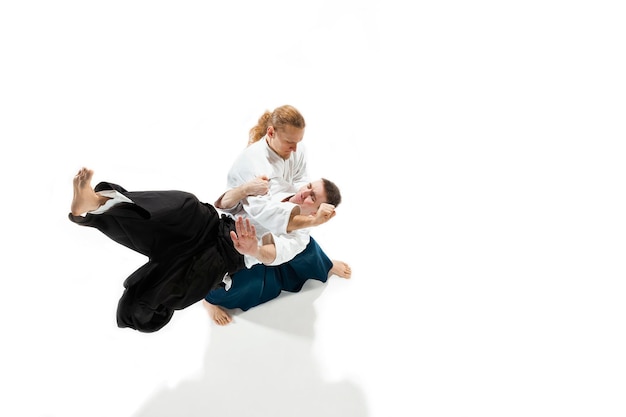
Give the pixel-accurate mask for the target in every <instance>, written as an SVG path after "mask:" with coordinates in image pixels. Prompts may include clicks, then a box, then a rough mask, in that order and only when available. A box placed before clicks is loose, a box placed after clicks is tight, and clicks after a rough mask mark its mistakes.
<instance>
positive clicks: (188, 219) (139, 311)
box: [69, 182, 244, 332]
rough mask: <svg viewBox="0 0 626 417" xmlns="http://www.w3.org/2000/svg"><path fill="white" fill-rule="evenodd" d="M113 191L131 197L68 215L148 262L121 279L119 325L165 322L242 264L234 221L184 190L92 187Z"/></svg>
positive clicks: (154, 326) (152, 327)
mask: <svg viewBox="0 0 626 417" xmlns="http://www.w3.org/2000/svg"><path fill="white" fill-rule="evenodd" d="M103 190H117V191H118V192H120V193H121V194H123V195H124V196H126V197H128V198H129V199H130V200H132V201H133V202H134V204H131V203H119V204H116V205H115V206H113V207H111V208H110V209H109V210H107V211H105V212H104V213H102V214H87V215H86V216H85V217H82V216H73V215H72V214H71V213H70V215H69V218H70V220H71V221H73V222H74V223H77V224H79V225H82V226H90V227H94V228H96V229H98V230H100V231H101V232H102V233H104V234H105V235H107V236H108V237H110V238H111V239H113V240H114V241H116V242H118V243H119V244H121V245H124V246H126V247H128V248H130V249H132V250H134V251H137V252H139V253H141V254H144V255H146V256H147V257H148V259H149V260H148V262H147V263H146V264H145V265H143V266H142V267H141V268H139V269H137V270H136V271H135V272H134V273H133V274H131V275H130V276H129V277H128V278H127V279H126V280H125V281H124V287H125V290H124V293H123V295H122V297H121V298H120V300H119V303H118V308H117V325H118V326H119V327H130V328H132V329H135V330H139V331H142V332H155V331H157V330H159V329H161V328H162V327H163V326H165V325H166V324H167V323H168V322H169V321H170V319H171V318H172V315H173V314H174V311H175V310H181V309H183V308H185V307H188V306H190V305H191V304H193V303H195V302H197V301H199V300H202V299H203V298H204V297H205V296H206V295H207V293H209V291H211V290H212V289H214V288H216V287H217V286H218V285H219V283H220V282H221V281H222V279H223V277H224V275H225V274H226V273H228V274H234V273H235V272H237V271H238V270H240V269H242V268H244V262H243V255H241V254H240V253H239V252H237V251H236V250H235V249H234V247H233V243H232V240H231V238H230V234H229V233H230V231H231V230H235V224H234V220H233V219H231V218H229V217H227V216H225V215H222V216H221V217H220V215H219V214H218V213H217V211H216V210H215V208H214V207H213V206H211V205H210V204H206V203H202V202H200V201H199V200H198V199H197V198H196V196H194V195H193V194H190V193H187V192H184V191H177V190H171V191H135V192H129V191H126V190H125V189H124V188H122V187H120V186H119V185H117V184H112V183H106V182H101V183H99V184H98V185H97V186H96V187H95V191H96V192H97V191H103Z"/></svg>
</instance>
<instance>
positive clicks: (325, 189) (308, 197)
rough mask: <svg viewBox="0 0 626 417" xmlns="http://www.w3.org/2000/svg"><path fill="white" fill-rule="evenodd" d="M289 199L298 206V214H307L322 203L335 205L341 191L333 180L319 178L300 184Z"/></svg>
mask: <svg viewBox="0 0 626 417" xmlns="http://www.w3.org/2000/svg"><path fill="white" fill-rule="evenodd" d="M289 201H290V202H292V203H295V204H297V205H299V206H300V214H302V215H305V216H308V215H311V214H315V212H316V211H317V209H319V207H320V205H321V204H322V203H328V204H332V205H333V206H335V207H337V206H338V205H339V203H341V193H340V192H339V187H337V185H335V183H334V182H332V181H330V180H327V179H326V178H320V179H319V180H315V181H312V182H310V183H308V184H307V185H304V186H302V187H301V188H300V189H299V190H298V192H297V193H296V194H295V195H294V196H293V197H291V198H290V199H289Z"/></svg>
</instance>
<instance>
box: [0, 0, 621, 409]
mask: <svg viewBox="0 0 626 417" xmlns="http://www.w3.org/2000/svg"><path fill="white" fill-rule="evenodd" d="M206 3H209V2H193V1H192V2H183V3H180V2H179V3H176V4H174V3H171V4H168V3H158V4H154V3H151V4H150V5H149V4H148V3H143V2H142V3H139V2H117V1H113V2H106V4H105V3H97V2H71V1H58V2H43V1H39V2H37V1H26V2H19V3H18V2H12V3H9V4H8V3H3V4H2V5H1V6H0V34H1V35H2V36H0V52H1V55H2V57H3V58H2V59H3V64H2V66H1V68H0V71H1V72H2V76H1V77H0V111H1V112H0V114H1V116H0V117H1V119H0V137H1V138H2V141H0V142H1V143H2V145H0V146H1V147H2V152H0V170H1V171H0V174H1V175H2V178H3V184H2V205H1V207H2V208H1V209H0V210H1V213H0V214H1V216H0V218H1V219H2V220H1V221H2V224H1V236H2V242H3V243H4V245H3V249H2V264H3V266H2V270H3V272H2V284H3V286H2V292H1V294H2V313H3V314H2V318H1V320H2V321H1V322H0V325H1V327H0V329H1V330H0V331H1V332H2V340H3V342H2V343H1V344H0V345H1V347H0V349H1V350H0V353H1V355H0V369H1V375H2V379H1V381H2V382H1V384H2V385H1V386H0V389H1V396H2V401H0V415H3V416H12V417H21V416H28V417H74V416H76V417H84V416H89V417H111V416H115V417H157V416H174V415H175V416H185V417H188V416H190V417H193V416H201V415H202V416H206V415H221V416H244V417H248V416H272V417H275V416H299V417H313V416H315V417H318V416H342V417H346V416H359V417H361V416H366V417H387V416H394V417H396V416H407V417H408V416H410V417H414V416H425V417H435V416H437V417H439V416H446V417H447V416H451V417H460V416H480V417H491V416H494V417H502V416H506V417H511V416H524V417H526V416H533V417H536V416H546V417H554V416H568V417H570V416H593V417H596V416H602V417H613V416H620V417H621V416H624V415H625V414H626V403H625V402H624V400H623V393H624V392H625V391H626V379H625V377H624V375H626V355H624V352H626V335H625V333H624V318H625V317H626V308H625V304H624V296H625V290H626V283H625V278H626V274H625V272H626V268H625V263H624V253H625V252H624V251H625V249H626V243H625V242H626V241H625V239H624V236H626V220H625V219H626V217H625V216H624V213H625V212H626V210H625V209H626V198H625V194H624V179H625V178H626V168H625V166H626V165H625V164H624V160H626V155H625V153H624V150H623V147H622V146H623V142H624V139H625V138H626V135H625V133H626V129H625V124H624V115H625V114H626V108H625V107H626V106H625V104H624V103H625V102H624V97H626V82H625V81H624V80H625V78H624V76H623V74H625V73H626V60H625V58H624V54H623V53H622V51H624V47H625V46H626V45H625V41H624V39H626V33H625V31H626V29H625V28H624V25H623V21H624V18H626V16H624V13H623V12H622V11H621V10H620V9H618V7H617V6H618V3H619V2H610V1H594V2H593V3H592V2H578V3H572V2H560V1H552V0H549V1H542V2H530V3H529V2H525V3H519V4H518V5H509V6H503V5H501V4H499V3H494V2H478V3H477V2H470V3H468V2H454V1H453V2H436V4H435V3H432V2H429V3H426V4H421V3H418V4H415V5H413V6H412V7H411V8H409V6H408V3H407V2H393V1H392V2H382V1H376V0H372V1H365V2H363V1H361V2H350V1H333V2H330V1H328V2H319V1H318V2H309V4H307V5H300V6H298V7H296V8H294V7H293V6H292V5H291V3H289V4H288V3H285V2H274V1H270V2H262V3H259V2H252V1H250V2H245V3H246V4H241V2H236V3H232V4H231V3H228V2H222V3H218V4H214V5H211V4H206ZM431 3H432V4H431ZM285 103H290V104H293V105H295V106H296V107H298V108H299V109H300V110H301V111H302V113H303V114H304V116H305V118H306V120H307V130H306V135H305V140H304V146H306V147H307V150H308V152H309V157H310V161H309V162H310V171H311V174H312V175H313V176H325V177H328V178H330V179H333V180H334V181H335V182H337V183H338V184H339V185H340V187H341V188H342V191H343V194H344V202H343V203H342V205H341V206H340V207H339V209H338V215H337V217H336V218H335V219H333V220H332V222H330V223H329V224H327V225H324V226H322V227H320V228H318V229H316V230H315V232H314V234H313V236H314V237H315V238H316V239H317V240H318V242H319V243H320V244H321V245H322V247H323V248H324V249H325V250H326V252H327V253H328V254H329V255H330V256H331V257H334V258H339V259H343V260H345V261H347V262H349V263H350V264H351V265H352V268H353V271H354V273H353V278H352V279H351V280H341V279H339V278H336V277H335V278H332V279H331V280H330V281H329V282H328V283H327V284H326V285H316V283H311V285H308V286H307V287H306V288H305V291H303V292H301V293H299V294H288V295H286V296H284V297H280V298H279V299H278V300H275V301H273V302H271V303H268V304H266V305H263V306H261V307H258V308H256V309H254V310H251V311H249V312H247V313H241V312H236V315H235V322H234V323H233V324H232V325H230V326H227V327H223V328H221V327H218V326H215V325H212V324H211V322H210V320H209V318H208V317H207V315H206V313H205V311H204V310H203V309H202V307H201V306H200V305H194V306H192V307H190V308H188V309H186V310H184V311H180V312H177V313H176V314H175V316H174V319H173V320H172V322H171V323H170V324H168V326H166V327H165V328H164V329H163V330H162V331H160V332H157V333H155V334H141V333H137V332H134V331H131V330H128V329H118V328H117V327H116V325H115V309H116V306H117V300H118V298H119V296H120V295H121V291H122V281H123V279H124V278H125V277H126V276H128V275H129V274H130V273H131V272H132V271H134V269H136V268H137V267H139V266H140V265H141V264H143V262H144V261H145V260H144V259H143V258H142V257H141V256H140V255H137V254H135V253H133V252H131V251H129V250H128V249H126V248H124V247H121V246H119V245H117V244H115V243H113V242H111V241H109V240H108V239H107V238H105V237H104V236H102V235H100V234H99V233H98V232H97V231H94V230H90V229H86V228H81V227H78V226H76V225H74V224H72V223H71V222H69V221H68V220H67V218H66V216H67V212H68V209H69V204H70V200H71V196H72V190H71V180H72V177H73V175H74V173H75V172H76V171H77V170H78V169H79V168H80V167H81V166H88V167H90V168H93V169H94V170H95V172H96V174H95V176H96V178H95V182H97V181H100V180H109V181H113V182H117V183H120V184H122V185H124V186H126V187H127V188H129V189H182V190H186V191H192V192H194V193H196V195H198V197H199V198H201V199H202V200H204V201H207V202H211V201H213V200H214V199H215V197H216V196H217V195H219V193H220V192H222V191H223V187H224V185H225V175H226V172H227V170H228V167H229V165H230V163H231V161H232V160H233V158H234V157H235V155H236V153H237V152H238V151H239V150H240V149H242V148H243V146H245V143H246V140H247V130H248V129H249V128H250V127H251V126H252V125H253V124H254V123H255V121H256V118H257V117H258V116H260V114H261V113H262V112H263V111H264V110H265V109H271V108H274V107H276V106H278V105H281V104H285Z"/></svg>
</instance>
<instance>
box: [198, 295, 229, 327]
mask: <svg viewBox="0 0 626 417" xmlns="http://www.w3.org/2000/svg"><path fill="white" fill-rule="evenodd" d="M202 305H203V306H204V308H206V310H207V311H208V313H209V316H211V318H212V319H213V321H214V322H215V324H217V325H220V326H226V325H227V324H228V323H230V322H231V321H232V320H233V319H232V318H231V317H230V314H228V313H227V312H226V310H224V309H223V308H222V307H220V306H216V305H214V304H211V303H209V302H208V301H206V300H202Z"/></svg>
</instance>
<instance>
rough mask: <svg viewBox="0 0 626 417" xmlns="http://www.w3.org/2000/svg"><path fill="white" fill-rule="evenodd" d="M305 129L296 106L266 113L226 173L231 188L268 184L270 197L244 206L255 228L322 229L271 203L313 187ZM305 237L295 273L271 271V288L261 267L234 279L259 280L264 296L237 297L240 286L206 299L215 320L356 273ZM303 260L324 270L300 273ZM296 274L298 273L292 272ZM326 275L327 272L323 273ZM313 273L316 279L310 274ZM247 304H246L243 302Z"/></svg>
mask: <svg viewBox="0 0 626 417" xmlns="http://www.w3.org/2000/svg"><path fill="white" fill-rule="evenodd" d="M304 127H305V123H304V118H303V117H302V115H301V114H300V112H299V111H298V110H297V109H295V108H294V107H293V106H289V105H286V106H281V107H279V108H277V109H275V110H274V111H273V112H269V111H268V112H265V113H264V114H263V115H262V116H261V118H259V121H258V123H257V125H256V126H255V127H253V128H252V129H251V131H250V141H249V143H248V147H247V148H246V149H244V151H243V152H242V153H241V154H240V155H239V156H238V158H237V159H236V160H235V162H234V163H233V165H232V167H231V169H230V171H229V173H228V177H227V187H228V188H230V189H238V187H243V186H244V185H245V184H246V183H247V182H249V181H252V180H254V179H255V178H256V179H259V180H261V179H263V180H266V181H267V187H268V191H269V192H268V194H267V195H265V196H254V197H253V196H248V197H247V198H245V199H244V200H243V201H242V206H243V209H244V210H245V211H246V212H247V214H248V216H249V218H251V219H254V222H255V224H261V225H263V226H265V227H266V228H268V229H269V230H271V231H272V232H273V233H276V234H281V233H289V232H293V231H295V230H300V229H304V228H308V227H311V226H315V225H317V224H320V223H318V222H319V217H315V216H307V215H302V214H300V213H299V212H298V209H297V208H295V209H293V210H292V211H290V212H289V213H286V212H285V210H286V208H285V207H282V208H281V206H280V203H281V202H280V199H277V198H272V196H276V195H279V194H280V193H283V192H285V191H287V190H289V187H291V191H293V188H294V187H295V188H296V189H298V188H300V187H302V186H303V185H307V184H309V183H310V181H309V175H308V172H307V161H306V156H305V152H304V148H303V147H302V145H301V144H300V142H301V141H302V139H303V136H304ZM248 194H250V193H248ZM240 197H241V198H244V197H246V193H245V192H243V191H241V192H240ZM219 203H220V202H219V200H218V202H216V207H217V208H218V209H222V208H224V205H223V204H222V205H220V204H219ZM281 210H282V211H281ZM323 210H325V211H324V214H323V215H324V216H327V218H326V221H327V220H328V219H330V218H332V217H333V216H334V215H335V211H334V207H328V206H326V207H324V208H323ZM318 214H320V215H322V214H321V213H318ZM306 236H307V237H308V239H309V242H308V245H307V247H306V249H305V250H304V251H302V252H300V253H298V255H297V256H296V257H295V258H294V259H292V260H290V261H289V262H287V264H288V265H291V266H293V267H294V268H292V270H287V269H286V268H284V267H283V268H282V269H281V270H280V271H278V272H276V271H274V270H271V271H269V272H270V273H271V274H274V275H272V278H271V279H273V280H275V281H276V282H275V283H273V285H270V284H269V283H268V280H269V278H268V270H269V268H265V267H263V266H259V267H255V268H251V269H249V270H246V271H240V272H245V274H243V275H245V279H243V278H241V277H242V274H241V273H237V274H233V276H232V280H233V283H236V281H239V283H238V284H237V286H240V285H246V286H253V285H254V283H255V282H256V283H257V284H258V282H259V281H260V282H261V284H262V285H261V284H258V285H260V287H261V288H262V291H265V292H266V293H264V294H263V293H262V294H260V295H258V296H248V295H246V296H243V297H240V298H236V297H235V294H236V291H233V290H237V287H235V285H234V284H233V288H230V289H229V291H231V293H230V294H226V293H225V292H224V291H226V288H218V289H216V290H214V291H211V293H210V294H209V295H208V296H207V297H206V298H205V301H206V302H205V303H204V304H205V307H206V308H207V310H208V312H209V315H210V316H211V317H212V318H213V320H214V321H215V322H216V323H217V324H220V325H224V324H228V323H229V322H230V321H231V317H230V315H229V314H228V313H227V312H226V311H225V310H224V308H241V309H242V310H247V309H248V308H251V307H253V306H255V305H258V304H261V303H263V302H266V301H269V300H270V299H272V298H275V297H277V296H278V294H279V293H280V291H282V290H286V291H299V290H300V289H301V287H302V285H303V284H304V281H305V280H306V279H310V278H313V279H318V280H320V281H322V282H325V281H326V280H327V278H328V276H329V275H333V274H335V275H338V276H340V277H343V278H349V277H350V276H351V273H352V271H351V268H350V266H349V265H348V264H346V263H345V262H343V261H337V260H332V261H331V260H330V259H328V257H327V256H326V254H324V252H323V251H322V250H321V248H320V247H319V246H318V245H317V243H316V242H315V241H314V240H313V239H312V238H311V237H310V235H309V233H308V232H307V233H306ZM305 238H306V237H305ZM304 258H307V259H308V260H307V262H306V264H307V265H308V266H307V268H308V267H309V266H310V265H311V263H312V262H317V261H322V263H323V266H320V267H319V268H316V269H315V272H307V274H303V273H300V272H304V271H302V269H303V268H304V267H303V266H299V269H296V268H295V266H296V265H300V263H299V262H302V261H301V260H302V259H304ZM281 266H284V264H282V265H281ZM294 269H295V270H296V271H299V272H298V273H294V271H293V270H294ZM326 269H327V270H326ZM324 270H326V271H325V272H322V271H324ZM312 273H314V274H315V275H311V274H312ZM237 277H240V279H237ZM269 289H271V291H270V290H269ZM241 292H242V293H249V294H252V293H254V290H252V289H250V290H247V289H242V290H241ZM255 297H256V298H255ZM244 299H245V301H242V300H244ZM222 307H224V308H222Z"/></svg>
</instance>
